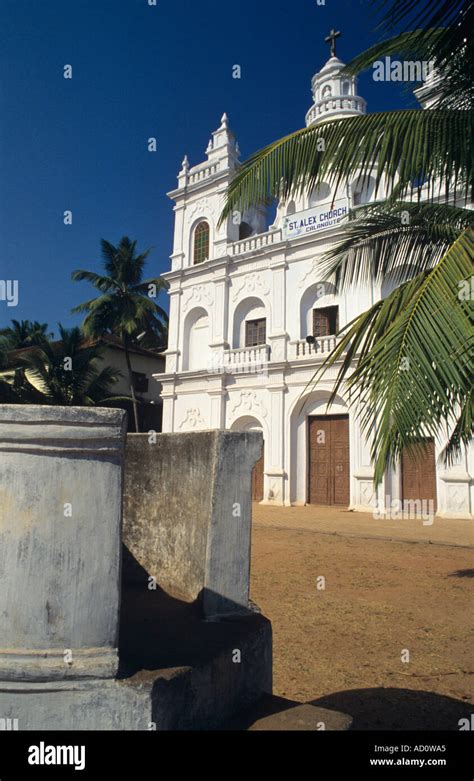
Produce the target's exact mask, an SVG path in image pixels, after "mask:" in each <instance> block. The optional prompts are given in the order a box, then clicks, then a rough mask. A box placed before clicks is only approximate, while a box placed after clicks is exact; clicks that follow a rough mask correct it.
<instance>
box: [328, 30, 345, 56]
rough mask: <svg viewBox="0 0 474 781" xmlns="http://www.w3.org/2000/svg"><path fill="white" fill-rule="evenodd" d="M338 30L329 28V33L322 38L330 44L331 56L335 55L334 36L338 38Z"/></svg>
mask: <svg viewBox="0 0 474 781" xmlns="http://www.w3.org/2000/svg"><path fill="white" fill-rule="evenodd" d="M340 34H341V31H340V30H330V32H329V35H327V36H326V38H325V39H324V40H325V42H326V43H330V44H331V57H335V56H336V38H339V36H340Z"/></svg>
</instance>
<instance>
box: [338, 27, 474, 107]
mask: <svg viewBox="0 0 474 781" xmlns="http://www.w3.org/2000/svg"><path fill="white" fill-rule="evenodd" d="M446 34H447V31H446V30H445V29H428V30H424V29H418V30H411V31H409V32H404V33H401V34H400V35H395V36H393V37H391V38H388V39H387V40H385V41H380V42H378V43H376V44H374V45H373V46H371V47H370V48H369V49H367V50H366V51H364V52H362V53H361V54H359V55H358V56H357V57H354V59H353V60H351V62H350V63H348V65H346V66H345V67H344V69H343V70H342V75H344V74H346V75H348V76H351V75H355V74H357V73H359V72H360V71H363V70H366V69H367V68H372V69H374V68H375V67H376V64H377V63H378V62H382V63H384V64H385V60H384V58H385V57H391V56H392V55H396V56H397V57H398V58H400V59H402V60H404V61H405V62H406V63H408V64H409V65H410V68H411V70H408V73H411V71H413V73H414V74H415V75H416V74H417V68H416V63H420V62H421V63H425V68H426V71H427V73H426V72H424V73H423V70H422V68H421V67H420V68H419V70H418V75H420V73H421V74H422V80H423V79H425V81H424V90H423V92H424V98H425V99H429V100H430V101H432V108H436V109H443V108H448V109H466V108H469V107H471V106H472V102H473V97H474V86H473V79H472V75H473V74H472V66H471V64H470V62H469V57H470V56H472V53H471V52H470V51H469V49H468V48H467V46H466V45H465V44H462V45H460V46H458V47H456V48H455V49H454V50H450V52H449V56H448V57H446V56H445V54H443V51H444V49H443V46H442V44H443V40H444V37H445V36H446ZM374 74H375V71H374ZM427 74H428V76H427ZM425 77H427V78H425ZM412 78H414V77H412ZM403 86H404V87H405V89H407V90H413V89H414V87H416V86H417V85H416V84H415V83H413V81H411V80H408V81H406V82H405V83H404V85H403ZM418 86H420V85H418Z"/></svg>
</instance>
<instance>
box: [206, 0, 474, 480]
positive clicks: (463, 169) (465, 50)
mask: <svg viewBox="0 0 474 781" xmlns="http://www.w3.org/2000/svg"><path fill="white" fill-rule="evenodd" d="M379 5H383V6H386V5H388V6H389V8H388V11H387V13H386V15H385V17H384V19H383V20H382V26H383V27H384V28H385V29H387V30H390V31H393V26H394V25H400V24H401V23H402V22H403V23H404V24H406V25H407V28H409V29H404V30H403V32H402V33H400V34H398V35H395V36H392V37H391V38H390V39H389V40H387V41H384V42H382V43H380V44H377V45H376V46H374V47H372V48H371V49H369V50H368V51H367V52H364V53H363V54H361V55H360V56H359V57H357V58H356V59H355V60H354V61H353V62H352V63H350V64H349V66H346V69H345V70H346V73H348V74H354V73H356V72H358V71H359V70H361V69H363V68H365V67H370V66H372V65H373V63H374V60H376V59H377V58H379V57H381V56H382V55H391V54H395V53H396V54H398V55H400V56H401V57H405V58H407V57H408V58H410V60H413V59H414V56H415V57H416V59H421V60H428V61H431V62H432V63H433V65H434V74H435V76H434V78H433V79H432V80H431V83H430V85H428V86H426V90H427V92H428V93H429V97H430V98H431V100H432V105H431V107H430V108H429V109H427V110H424V111H422V110H420V109H413V110H411V109H410V110H400V111H389V112H382V113H374V114H368V115H364V116H358V117H348V118H344V119H337V120H328V121H326V122H325V123H324V124H322V125H319V126H318V125H317V126H310V127H308V128H304V129H303V130H298V131H297V132H295V133H292V134H291V135H288V136H286V137H285V138H283V139H281V140H278V141H276V142H274V143H272V144H270V145H269V146H267V147H266V148H265V149H263V150H261V151H259V152H257V153H256V154H254V155H253V156H252V157H251V158H250V159H249V160H248V161H247V162H246V163H245V164H244V165H243V167H242V169H241V170H240V171H239V173H238V174H237V176H236V177H235V179H234V180H233V182H232V183H231V184H230V186H229V189H228V192H227V199H226V204H225V209H224V211H223V214H222V216H221V222H222V221H223V220H224V219H226V218H227V217H228V216H229V215H230V214H231V213H232V212H233V211H234V210H240V211H241V212H243V211H244V210H245V209H246V208H248V207H249V206H250V205H251V204H252V205H253V204H255V203H258V202H265V201H268V199H269V198H284V199H286V198H289V197H291V196H292V195H293V194H295V193H302V192H305V191H307V192H310V191H311V190H313V188H314V187H316V186H317V185H319V184H320V183H321V182H323V181H327V182H328V183H329V184H331V185H332V186H333V187H334V188H337V186H338V185H339V184H340V183H342V182H344V181H346V180H347V179H350V178H352V177H353V176H358V177H361V178H362V179H364V178H365V177H368V176H373V177H374V179H375V183H376V193H377V190H378V188H379V186H380V184H381V182H382V181H383V180H384V179H385V182H386V183H387V185H388V192H389V195H388V197H387V198H386V200H385V201H383V202H376V203H372V204H370V205H367V206H363V207H358V208H357V209H356V210H354V211H353V212H352V213H351V215H350V219H349V220H348V221H347V222H346V224H345V227H344V232H345V236H344V238H343V240H342V241H341V242H340V243H339V244H338V245H337V246H336V247H335V248H334V249H333V250H332V251H331V252H330V253H328V254H327V255H326V256H325V257H324V258H323V259H322V262H321V278H326V279H334V280H335V281H336V283H337V285H338V286H339V289H340V290H343V289H344V288H346V289H347V287H350V286H352V285H354V284H356V283H358V282H361V281H365V282H368V283H369V284H372V283H374V282H375V283H379V282H381V280H382V279H386V278H387V277H388V278H391V279H392V282H393V283H394V285H395V289H394V290H393V292H392V293H391V294H390V295H389V296H388V297H387V298H385V299H384V300H382V301H379V302H378V303H376V304H375V305H374V306H373V307H371V309H369V310H368V311H367V312H364V313H363V314H362V315H360V316H358V317H357V318H355V320H353V321H352V322H351V323H349V324H348V325H347V326H346V327H345V328H344V329H343V330H342V333H341V336H342V339H341V341H340V343H339V345H338V346H337V347H336V348H335V350H334V351H333V353H332V354H331V355H330V356H329V358H328V359H327V361H326V362H325V363H324V364H323V367H322V369H321V371H320V372H318V373H317V374H316V376H315V378H314V381H317V380H318V379H319V378H320V377H321V376H322V374H323V373H324V372H325V371H326V370H327V368H328V367H329V366H332V365H334V364H335V363H336V364H337V365H338V366H339V373H338V377H337V381H336V384H335V388H334V393H333V397H334V395H335V394H336V393H337V391H338V389H340V388H341V386H344V387H345V388H347V389H348V391H349V403H350V404H351V405H353V406H354V407H355V410H356V414H357V415H358V416H359V418H360V420H361V425H362V429H363V431H365V433H366V434H367V435H368V434H373V439H372V442H373V444H372V459H373V462H374V466H375V482H376V483H379V482H380V481H381V480H382V477H383V474H384V472H385V469H386V467H387V466H388V465H390V464H393V463H394V462H396V461H398V459H399V457H400V453H401V451H402V450H403V448H404V447H416V444H417V442H418V441H419V439H420V438H422V437H424V436H433V435H434V434H435V433H436V432H437V430H439V428H440V427H441V426H444V427H445V430H446V447H445V449H444V460H445V462H449V461H451V460H452V459H453V458H454V457H455V456H457V455H458V454H459V451H460V449H461V446H462V445H463V444H464V445H466V444H468V442H469V441H470V439H471V435H472V421H473V399H472V388H471V386H472V376H473V338H472V317H473V298H474V296H473V295H472V285H471V281H472V277H471V275H472V262H471V259H472V252H473V238H474V231H473V224H474V223H473V212H472V210H470V209H469V208H465V207H466V206H468V201H469V199H471V200H472V193H473V156H472V147H471V139H472V130H473V114H472V98H473V96H474V86H473V85H474V78H473V70H474V69H473V61H474V54H473V46H472V44H471V32H470V31H471V29H472V26H473V24H474V18H473V14H474V3H473V2H472V0H450V2H449V3H447V2H444V0H440V1H438V2H433V0H421V1H420V0H403V2H401V1H400V0H380V2H379ZM321 139H323V140H324V145H322V144H321ZM322 148H324V151H321V149H322ZM440 184H441V186H442V195H441V194H440ZM407 215H408V219H407ZM374 422H375V423H374Z"/></svg>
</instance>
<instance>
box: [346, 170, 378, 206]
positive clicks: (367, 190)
mask: <svg viewBox="0 0 474 781" xmlns="http://www.w3.org/2000/svg"><path fill="white" fill-rule="evenodd" d="M374 192H375V179H374V178H373V177H372V176H365V177H362V178H359V179H358V180H357V181H356V182H354V183H353V184H352V203H353V205H354V206H360V205H361V204H363V203H368V202H369V201H371V200H372V196H373V195H374Z"/></svg>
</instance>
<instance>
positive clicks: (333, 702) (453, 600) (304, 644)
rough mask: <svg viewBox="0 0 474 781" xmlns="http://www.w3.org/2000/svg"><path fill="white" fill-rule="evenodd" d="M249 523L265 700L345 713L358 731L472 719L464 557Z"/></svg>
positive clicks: (455, 550) (467, 561)
mask: <svg viewBox="0 0 474 781" xmlns="http://www.w3.org/2000/svg"><path fill="white" fill-rule="evenodd" d="M272 509H273V508H272ZM302 509H305V508H302ZM265 510H267V508H265ZM256 515H257V517H256V518H254V520H255V521H256V525H255V527H254V530H253V556H252V559H253V561H252V593H251V596H252V599H253V600H254V601H255V602H256V603H257V604H258V605H260V607H261V609H262V612H263V613H264V614H265V615H267V616H268V617H269V618H270V619H271V620H272V623H273V632H274V692H275V694H277V695H280V696H283V697H288V698H294V699H296V700H299V701H301V702H318V704H324V705H325V706H326V707H328V708H333V709H338V710H341V711H344V712H346V713H350V714H351V715H352V716H354V719H355V723H354V726H355V727H356V728H357V727H359V728H367V727H370V728H376V729H377V728H378V729H383V728H387V729H413V728H415V729H416V728H427V729H435V728H448V729H458V728H459V727H458V721H459V719H460V718H463V717H465V716H466V715H468V714H469V713H471V712H472V711H473V710H474V709H473V708H472V706H470V705H469V702H472V699H471V698H472V693H473V691H472V674H471V675H469V673H470V672H471V673H472V670H473V668H474V661H473V654H472V650H471V648H472V647H471V640H470V634H471V632H470V630H471V627H472V608H473V600H472V575H473V574H474V569H473V551H472V550H471V549H469V548H467V547H450V546H448V545H446V544H444V545H436V544H434V545H433V544H431V545H430V544H423V543H422V544H413V543H405V542H393V541H389V540H378V539H366V538H357V537H354V536H344V535H338V536H333V535H331V534H327V533H319V532H317V531H313V530H307V531H306V530H304V531H303V530H294V529H288V528H284V527H283V526H282V527H281V528H275V527H274V526H269V525H266V526H259V525H257V524H258V511H257V513H256ZM294 517H295V516H294ZM296 525H297V524H296ZM320 577H323V578H324V579H325V582H323V581H322V580H319V581H318V578H320ZM318 583H319V586H322V585H324V586H325V588H321V587H320V588H318ZM404 649H406V650H408V652H409V662H407V663H404V662H402V660H401V656H402V654H403V653H404ZM404 658H408V656H407V654H406V653H405V654H404Z"/></svg>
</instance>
